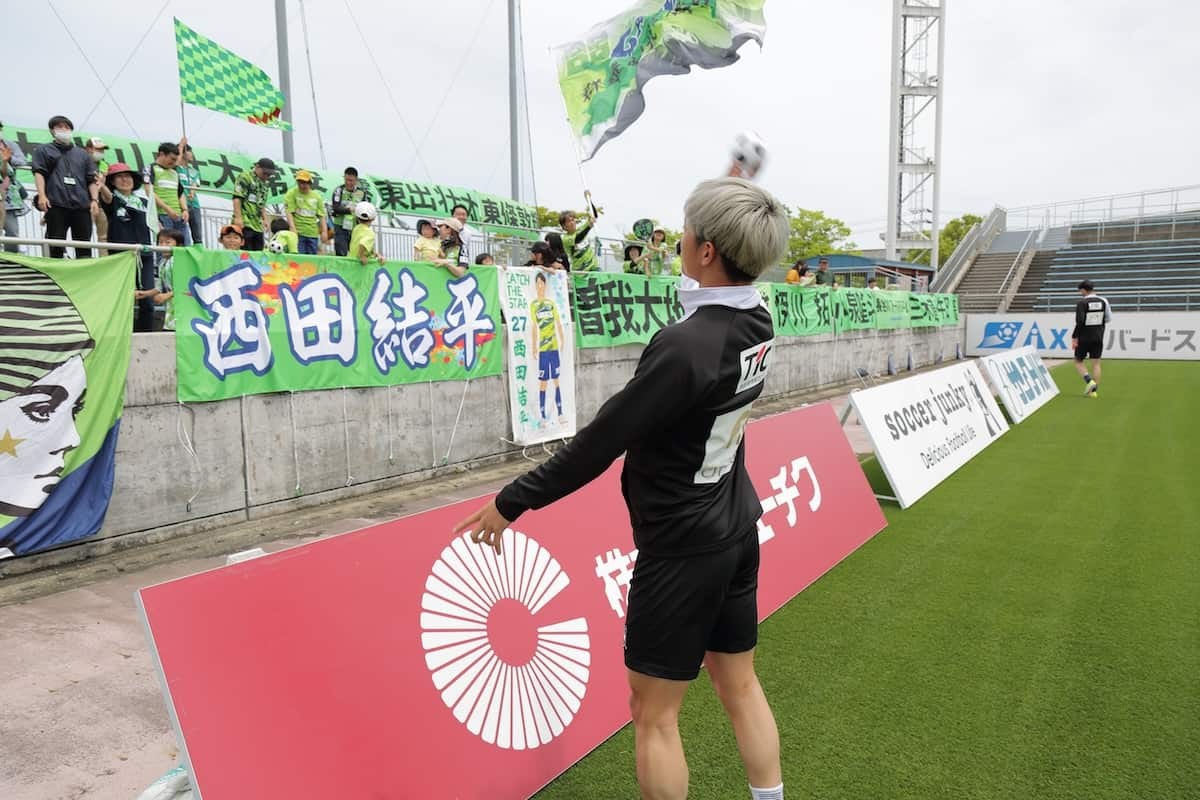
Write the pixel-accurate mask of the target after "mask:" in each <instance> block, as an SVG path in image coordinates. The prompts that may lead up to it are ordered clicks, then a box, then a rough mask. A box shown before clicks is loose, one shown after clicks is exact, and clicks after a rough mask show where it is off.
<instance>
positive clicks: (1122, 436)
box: [537, 361, 1200, 800]
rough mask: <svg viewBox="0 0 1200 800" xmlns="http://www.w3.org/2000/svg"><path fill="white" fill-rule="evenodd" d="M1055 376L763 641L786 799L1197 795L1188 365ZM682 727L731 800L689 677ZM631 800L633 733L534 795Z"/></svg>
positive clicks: (697, 768) (1196, 505)
mask: <svg viewBox="0 0 1200 800" xmlns="http://www.w3.org/2000/svg"><path fill="white" fill-rule="evenodd" d="M1054 375H1055V377H1056V379H1057V380H1058V383H1059V386H1060V387H1061V388H1062V390H1063V394H1062V395H1060V396H1059V397H1058V398H1056V399H1055V400H1053V401H1052V402H1051V403H1050V404H1049V405H1047V406H1046V407H1044V408H1043V409H1042V410H1040V411H1038V412H1037V413H1035V414H1034V415H1033V416H1032V417H1030V418H1029V419H1028V420H1026V421H1025V422H1023V423H1022V424H1020V425H1016V426H1014V427H1013V428H1012V429H1011V430H1010V432H1009V433H1008V434H1006V435H1005V436H1004V437H1003V438H1002V439H1001V440H1000V441H998V442H997V443H996V444H994V445H993V446H992V447H990V448H989V449H988V450H986V451H984V452H983V453H982V454H981V455H979V456H977V457H976V458H975V459H974V460H973V461H971V462H970V463H969V464H967V465H966V466H965V467H963V468H962V469H961V470H959V472H958V473H956V474H955V475H954V476H952V477H951V478H950V479H949V480H948V481H946V482H945V483H944V484H942V485H941V486H940V487H938V488H937V489H935V490H934V491H933V492H932V493H931V494H929V495H927V496H926V497H924V498H923V499H922V500H920V501H919V502H918V503H917V504H916V505H915V506H914V507H912V508H910V509H908V510H907V511H900V510H899V508H897V507H896V506H895V505H892V504H888V505H885V511H886V512H887V517H888V522H889V525H888V528H887V530H885V531H884V532H883V533H881V534H879V535H878V536H876V537H875V538H874V539H873V540H871V541H870V542H868V543H867V544H866V545H865V546H864V547H862V548H861V549H860V550H858V551H857V552H856V553H854V554H853V555H851V556H850V557H849V558H848V559H846V560H845V561H844V562H842V564H840V565H839V566H837V567H836V568H834V569H833V571H831V572H830V573H829V574H828V575H826V576H825V577H823V578H822V579H821V580H819V581H818V582H817V583H816V584H814V585H813V586H811V587H810V588H809V589H807V590H806V591H805V592H803V593H802V594H801V595H800V596H799V597H797V598H796V599H794V600H793V601H792V602H791V603H789V604H788V605H787V606H785V607H784V608H783V609H781V610H780V611H779V612H778V613H776V614H775V615H774V616H772V617H771V618H770V619H769V620H767V621H766V622H765V623H764V624H763V625H762V627H761V635H760V646H759V654H758V665H759V672H760V675H761V677H762V681H763V684H764V686H765V688H766V691H767V696H768V697H769V698H770V700H771V703H772V706H773V707H774V710H775V715H776V718H777V719H778V721H779V728H780V734H781V737H782V742H783V771H784V782H785V789H786V792H787V797H788V798H789V800H795V799H796V798H823V799H824V798H830V799H831V798H854V799H855V800H860V799H865V798H872V799H873V798H921V800H936V799H937V798H945V800H967V799H968V798H989V799H990V798H1022V799H1023V798H1054V799H1055V800H1058V799H1060V798H1063V799H1065V798H1079V800H1115V799H1116V798H1128V799H1129V800H1152V799H1157V798H1200V524H1198V522H1197V520H1200V491H1198V490H1200V433H1198V432H1197V426H1196V414H1197V411H1200V364H1196V363H1181V364H1170V363H1155V362H1121V361H1110V362H1107V363H1106V364H1105V365H1104V382H1103V384H1102V387H1101V397H1100V398H1099V399H1096V400H1093V399H1090V398H1085V397H1083V396H1082V389H1083V386H1082V383H1081V382H1080V380H1079V378H1078V376H1076V374H1075V372H1074V370H1073V369H1072V367H1071V366H1070V365H1069V364H1068V365H1063V366H1061V367H1058V368H1056V369H1055V370H1054ZM866 468H867V472H868V475H869V476H870V478H871V481H872V483H873V484H874V485H875V486H876V487H877V491H881V492H883V493H886V492H885V491H884V487H885V485H886V484H885V483H884V479H883V477H882V473H881V471H880V470H879V468H878V465H877V464H875V463H874V462H873V461H870V462H868V463H867V465H866ZM682 728H683V740H684V748H685V750H686V752H687V755H688V762H689V765H690V767H691V793H690V797H691V798H695V799H697V800H708V799H709V798H712V799H713V800H739V799H740V798H747V797H749V792H748V791H747V790H746V782H745V780H744V777H743V774H742V768H741V763H740V761H739V760H738V756H737V750H736V747H735V744H734V740H733V734H732V732H731V730H730V728H729V725H728V723H727V722H726V720H725V718H724V716H723V714H722V712H721V709H720V705H719V704H718V702H717V700H716V698H715V696H714V695H713V692H712V688H711V686H710V685H709V683H708V681H707V679H706V678H705V677H703V675H702V676H701V678H700V680H698V681H697V682H696V683H695V685H694V686H693V687H692V689H691V690H690V692H689V694H688V698H687V701H686V703H685V706H684V711H683V717H682ZM636 797H638V791H637V783H636V780H635V777H634V760H633V732H632V729H631V727H626V728H625V729H623V730H622V731H621V732H620V733H619V734H617V735H616V736H614V737H613V738H612V739H610V740H609V741H608V742H606V743H605V744H604V745H602V746H601V747H600V748H598V749H597V750H596V751H595V752H594V753H592V754H591V755H590V756H588V757H587V758H586V759H584V760H583V761H582V762H581V763H579V764H578V765H576V766H575V767H573V768H572V769H571V770H570V771H568V772H567V773H566V774H565V775H563V776H562V777H561V778H560V779H559V780H557V781H555V782H554V783H553V784H551V785H550V786H549V787H547V788H546V789H545V790H544V791H542V792H541V793H539V794H538V795H537V798H538V800H555V799H556V798H570V799H571V800H578V799H580V798H583V799H588V800H590V798H603V799H604V800H609V799H610V798H613V799H616V798H636Z"/></svg>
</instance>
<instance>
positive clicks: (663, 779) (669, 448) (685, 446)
mask: <svg viewBox="0 0 1200 800" xmlns="http://www.w3.org/2000/svg"><path fill="white" fill-rule="evenodd" d="M787 239H788V217H787V211H786V209H785V208H784V206H783V205H782V204H781V203H780V202H779V201H778V200H776V199H775V198H774V197H772V196H771V195H770V194H768V193H767V192H765V191H763V190H762V189H760V188H758V187H757V186H755V185H754V184H753V183H751V182H749V181H747V180H744V179H742V178H720V179H717V180H711V181H706V182H704V183H702V184H700V185H699V186H698V187H697V188H696V189H695V191H694V192H693V193H692V195H691V196H690V197H689V198H688V200H687V204H686V206H685V208H684V236H683V247H682V258H683V272H684V274H685V275H686V276H688V277H690V278H691V279H693V281H695V282H697V283H698V285H696V284H693V283H692V282H690V281H689V282H686V283H681V286H680V289H679V299H680V302H681V303H682V304H683V307H684V312H685V316H684V318H683V319H682V320H681V321H679V322H678V323H676V324H674V325H671V326H669V327H667V328H664V329H663V330H661V331H659V332H658V333H657V334H656V335H655V336H654V338H653V339H652V340H651V341H650V343H649V344H648V345H647V346H646V349H645V350H644V351H643V353H642V357H641V360H640V361H639V362H638V366H637V370H636V372H635V373H634V376H633V378H632V379H631V380H630V381H629V383H628V384H627V385H626V386H625V388H624V389H622V390H621V391H619V392H617V394H615V395H613V397H612V398H610V399H609V400H608V402H607V403H605V404H604V406H603V408H601V409H600V411H599V412H598V413H597V415H596V418H595V419H594V420H593V421H592V422H591V424H589V425H588V426H586V427H585V428H583V429H582V430H581V431H579V434H578V435H577V436H576V437H575V439H573V440H572V441H571V443H570V444H568V445H567V446H565V447H564V448H562V449H561V450H559V451H558V453H556V454H555V456H554V457H553V458H551V459H550V460H549V461H547V462H546V463H545V464H543V465H541V466H539V467H538V468H537V469H535V470H533V471H532V472H529V473H527V474H525V475H524V476H522V477H520V478H518V479H517V480H515V481H513V482H512V483H511V484H509V485H508V486H506V487H505V488H504V489H502V490H501V491H500V493H499V495H497V496H496V499H495V500H494V501H493V502H491V503H488V504H487V505H486V506H485V507H484V508H482V509H480V510H479V511H477V512H476V513H475V514H473V515H471V516H470V517H468V518H467V519H465V520H463V521H462V522H461V523H459V525H458V526H457V527H456V529H455V533H462V532H463V531H471V532H472V538H473V539H474V541H476V542H480V543H483V544H485V545H488V546H491V547H493V548H495V549H496V551H497V552H499V550H500V542H501V534H502V533H503V531H504V529H505V528H506V527H508V526H509V525H510V524H511V523H512V521H513V520H515V519H516V518H517V517H518V516H520V515H521V514H522V513H523V512H524V511H526V510H528V509H537V508H542V507H543V506H546V505H549V504H550V503H553V502H554V501H555V500H558V499H560V498H562V497H565V496H566V495H568V494H570V493H571V492H573V491H575V490H576V489H579V488H580V487H582V486H584V485H585V484H587V483H588V482H589V481H591V480H592V479H593V478H596V477H597V476H599V475H600V474H601V473H603V472H604V471H605V470H606V469H607V468H608V466H609V465H610V464H612V462H613V461H614V460H616V459H617V458H618V457H619V456H620V455H621V453H622V452H625V453H627V456H626V459H625V465H624V469H623V471H622V474H621V487H622V491H623V493H624V495H625V501H626V504H627V505H628V506H629V516H630V520H631V522H632V525H633V538H634V542H635V544H636V545H637V547H638V558H637V563H636V566H635V567H634V573H633V579H632V581H631V584H630V591H629V606H628V615H627V617H626V627H625V666H626V667H627V669H628V676H629V685H630V690H631V698H630V707H631V710H632V712H633V723H634V733H635V738H636V743H637V776H638V784H639V786H640V787H641V790H642V796H643V797H645V798H652V799H653V800H684V798H686V797H687V791H688V769H687V762H686V760H685V759H684V755H683V744H682V742H681V740H680V736H679V724H678V716H679V708H680V706H681V705H682V703H683V698H684V695H685V693H686V692H687V688H688V685H689V683H690V682H691V681H692V680H694V679H695V678H696V676H697V675H698V674H699V670H700V665H701V663H705V664H706V665H707V668H708V672H709V675H710V677H711V678H712V682H713V687H714V688H715V690H716V692H717V695H718V697H720V699H721V702H722V704H723V705H724V707H725V711H726V713H727V714H728V716H729V719H730V721H731V722H732V724H733V730H734V734H735V736H736V738H737V743H738V750H739V751H740V753H741V756H742V762H743V763H744V764H745V767H746V774H747V777H748V779H749V781H750V792H751V796H752V797H753V798H754V800H782V798H783V775H782V771H781V768H780V762H779V732H778V729H777V728H776V725H775V718H774V716H773V715H772V713H771V709H770V707H769V706H768V705H767V700H766V697H765V695H764V694H763V691H762V687H761V686H760V684H759V682H758V677H757V676H756V674H755V672H754V647H755V645H756V644H757V642H758V608H757V590H758V563H759V562H758V531H757V526H756V524H755V523H756V522H757V520H758V517H759V516H760V514H761V512H762V507H761V504H760V503H759V500H758V495H757V493H756V492H755V489H754V487H753V486H752V485H751V483H750V476H749V475H748V474H747V473H746V468H745V446H744V443H743V437H742V433H743V430H744V428H745V424H746V421H747V420H748V418H749V415H750V408H751V405H752V404H753V402H754V400H755V399H756V398H757V397H758V396H759V394H760V393H761V392H762V387H763V382H764V381H765V380H766V376H767V369H768V367H769V365H770V361H771V351H772V349H773V346H774V336H775V333H774V329H773V327H772V323H771V314H770V312H769V311H768V310H767V309H766V308H765V306H764V305H763V303H762V300H761V298H760V296H759V294H758V290H757V289H756V288H755V287H754V285H753V282H754V280H755V278H757V277H758V276H759V275H761V274H762V273H763V271H764V270H766V269H767V268H768V267H770V266H772V265H774V264H777V263H778V262H779V260H780V258H781V257H782V256H783V252H784V250H785V249H786V247H787Z"/></svg>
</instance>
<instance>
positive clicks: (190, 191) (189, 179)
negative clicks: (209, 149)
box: [175, 136, 204, 246]
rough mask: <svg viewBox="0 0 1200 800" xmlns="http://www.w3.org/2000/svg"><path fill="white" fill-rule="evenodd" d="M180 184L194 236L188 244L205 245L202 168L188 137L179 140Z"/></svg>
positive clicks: (178, 169)
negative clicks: (201, 182)
mask: <svg viewBox="0 0 1200 800" xmlns="http://www.w3.org/2000/svg"><path fill="white" fill-rule="evenodd" d="M175 171H176V172H178V173H179V185H180V186H182V187H183V197H184V201H185V202H186V203H187V210H188V229H189V230H190V231H191V234H192V238H191V241H189V242H188V244H198V245H201V246H203V245H204V220H203V216H202V212H201V210H200V168H199V167H198V166H196V154H195V152H193V150H192V146H191V145H190V144H188V143H187V137H186V136H185V137H183V139H181V140H180V141H179V166H178V167H176V168H175Z"/></svg>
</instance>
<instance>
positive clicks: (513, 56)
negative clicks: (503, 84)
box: [508, 0, 521, 203]
mask: <svg viewBox="0 0 1200 800" xmlns="http://www.w3.org/2000/svg"><path fill="white" fill-rule="evenodd" d="M520 13H521V6H520V3H519V2H518V0H508V138H509V149H510V151H511V152H510V155H509V158H510V160H511V162H512V163H511V164H510V167H511V169H512V199H513V201H514V202H517V203H519V202H521V127H520V118H519V115H518V106H519V105H520V103H519V101H518V97H517V48H518V46H519V44H520V42H519V40H518V37H517V22H518V15H519V14H520Z"/></svg>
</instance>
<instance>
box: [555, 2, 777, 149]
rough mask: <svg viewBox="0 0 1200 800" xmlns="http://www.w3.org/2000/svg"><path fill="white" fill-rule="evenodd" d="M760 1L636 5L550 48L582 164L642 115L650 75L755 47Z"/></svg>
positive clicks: (706, 64)
mask: <svg viewBox="0 0 1200 800" xmlns="http://www.w3.org/2000/svg"><path fill="white" fill-rule="evenodd" d="M765 2H766V0H640V2H638V4H637V5H636V6H634V7H633V8H631V9H629V10H628V11H626V12H625V13H623V14H621V15H620V16H617V17H614V18H612V19H610V20H608V21H607V22H603V23H601V24H599V25H597V26H596V27H594V28H592V29H591V30H590V31H588V32H587V33H585V34H583V36H581V37H579V38H578V39H576V40H574V41H570V42H567V43H565V44H562V45H559V46H558V47H556V48H554V55H555V59H556V61H557V62H558V83H559V86H560V87H561V88H562V93H563V99H564V100H565V101H566V104H567V117H568V118H569V120H570V123H571V129H572V131H574V133H575V136H576V137H578V138H579V141H580V145H581V147H582V150H583V157H584V159H585V160H586V159H589V158H591V157H592V156H594V155H595V154H596V151H597V150H599V149H600V146H601V145H602V144H604V143H605V142H606V141H608V140H609V139H612V138H614V137H616V136H619V135H620V134H621V132H622V131H624V130H625V129H626V128H628V127H629V126H630V125H632V124H633V122H634V121H635V120H636V119H637V118H638V117H640V116H641V115H642V112H643V111H644V110H645V108H646V103H645V100H644V99H643V98H642V87H643V86H645V84H646V81H648V80H650V79H651V78H653V77H654V76H656V75H684V74H687V73H688V72H690V71H691V68H692V67H700V68H702V69H716V68H717V67H725V66H729V65H730V64H732V63H734V62H735V61H737V60H738V49H739V48H740V47H741V46H742V45H743V44H745V43H746V42H748V41H750V40H754V41H756V42H758V44H759V45H760V46H761V45H762V41H763V36H764V35H765V34H766V30H767V22H766V17H765V16H764V15H763V4H764V3H765Z"/></svg>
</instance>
